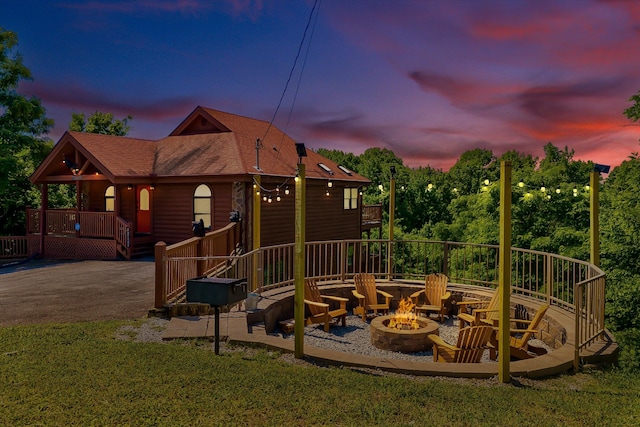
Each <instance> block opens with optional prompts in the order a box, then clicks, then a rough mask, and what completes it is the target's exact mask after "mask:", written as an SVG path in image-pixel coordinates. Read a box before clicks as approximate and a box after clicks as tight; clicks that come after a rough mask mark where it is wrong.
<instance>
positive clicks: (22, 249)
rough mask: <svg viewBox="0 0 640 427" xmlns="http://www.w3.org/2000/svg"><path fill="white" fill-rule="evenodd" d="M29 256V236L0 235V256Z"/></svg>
mask: <svg viewBox="0 0 640 427" xmlns="http://www.w3.org/2000/svg"><path fill="white" fill-rule="evenodd" d="M28 256H29V249H28V246H27V236H0V258H26V257H28Z"/></svg>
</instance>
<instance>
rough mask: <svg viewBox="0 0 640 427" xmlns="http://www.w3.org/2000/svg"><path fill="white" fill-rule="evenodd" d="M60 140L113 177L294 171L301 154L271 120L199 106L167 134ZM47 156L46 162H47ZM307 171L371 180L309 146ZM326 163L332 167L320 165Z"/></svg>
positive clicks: (43, 170) (41, 170) (79, 135)
mask: <svg viewBox="0 0 640 427" xmlns="http://www.w3.org/2000/svg"><path fill="white" fill-rule="evenodd" d="M257 139H260V141H261V144H260V150H259V166H260V170H258V169H256V167H255V166H257V165H256V163H257V159H256V140H257ZM59 144H63V145H64V144H71V145H73V146H74V147H75V148H77V149H78V150H79V151H80V152H81V153H83V155H84V156H85V157H86V158H87V159H89V160H90V161H91V162H92V163H93V164H94V165H95V167H96V168H97V169H99V170H100V171H101V172H102V173H103V174H105V175H106V176H107V177H109V178H110V179H111V180H114V179H118V178H146V177H151V176H157V177H172V176H180V177H187V176H221V175H245V176H246V175H257V174H262V175H270V176H293V175H295V173H296V167H297V163H298V155H297V152H296V147H295V141H294V140H293V139H292V138H291V137H289V136H287V135H285V134H284V133H283V132H282V131H281V130H280V129H278V128H276V127H275V126H269V123H268V122H265V121H262V120H256V119H252V118H249V117H243V116H238V115H235V114H230V113H225V112H223V111H218V110H213V109H210V108H204V107H196V109H195V110H194V111H193V112H191V113H190V114H189V116H187V118H185V120H184V121H183V122H182V123H181V124H180V125H179V126H178V127H177V128H176V129H175V130H174V131H173V132H172V133H171V134H170V135H169V136H168V137H166V138H163V139H161V140H159V141H150V140H145V139H136V138H128V137H121V136H112V135H100V134H90V133H81V132H71V131H70V132H67V133H65V135H63V137H62V138H61V139H60V141H59ZM54 151H55V152H56V153H54V152H53V151H52V153H51V154H50V155H49V157H48V158H47V161H48V162H49V163H51V162H55V161H57V158H56V159H53V158H51V157H54V156H57V155H59V154H60V152H62V151H63V148H61V147H58V146H56V147H55V148H54ZM47 161H45V162H47ZM303 162H304V163H305V165H307V177H309V178H311V179H313V178H322V179H328V178H331V179H333V180H344V181H355V182H358V183H368V182H369V180H368V179H366V178H364V177H362V176H360V175H358V174H355V173H352V174H351V175H349V174H347V173H345V172H344V171H342V170H340V169H339V168H338V165H336V164H335V163H333V162H332V161H330V160H329V159H327V158H325V157H323V156H320V155H319V154H317V153H315V152H313V151H311V150H307V157H305V158H304V159H303ZM318 163H324V164H325V165H327V166H328V167H329V168H330V169H331V171H332V173H331V174H330V173H328V172H326V171H324V170H323V169H321V168H320V167H319V166H318ZM49 170H51V168H47V167H46V166H45V165H44V164H43V165H41V167H39V168H38V169H37V170H36V172H35V173H34V175H33V176H32V180H33V182H37V181H38V180H39V179H41V178H42V177H43V176H44V175H46V173H47V172H48V171H49Z"/></svg>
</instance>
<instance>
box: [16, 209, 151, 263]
mask: <svg viewBox="0 0 640 427" xmlns="http://www.w3.org/2000/svg"><path fill="white" fill-rule="evenodd" d="M154 243H155V238H154V236H153V234H152V233H136V232H135V229H134V224H133V223H132V222H131V221H127V220H125V219H123V218H121V217H119V216H117V215H116V214H115V213H114V212H90V211H82V210H77V209H45V210H41V209H27V251H28V254H30V255H31V254H37V253H39V254H40V255H41V256H43V257H46V258H54V259H117V258H118V257H122V258H125V259H131V258H134V257H138V256H145V255H151V254H152V253H153V252H152V248H153V245H154Z"/></svg>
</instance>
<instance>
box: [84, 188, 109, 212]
mask: <svg viewBox="0 0 640 427" xmlns="http://www.w3.org/2000/svg"><path fill="white" fill-rule="evenodd" d="M86 185H88V190H89V199H88V200H87V201H86V206H85V210H88V211H93V212H104V209H105V203H104V192H105V190H106V189H107V187H108V186H110V185H111V183H110V182H109V181H89V182H87V183H86Z"/></svg>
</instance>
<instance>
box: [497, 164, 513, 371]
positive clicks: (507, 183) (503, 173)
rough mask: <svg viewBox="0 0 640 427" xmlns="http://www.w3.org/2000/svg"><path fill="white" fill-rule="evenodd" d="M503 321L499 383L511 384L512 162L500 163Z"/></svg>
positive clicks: (499, 331) (499, 339)
mask: <svg viewBox="0 0 640 427" xmlns="http://www.w3.org/2000/svg"><path fill="white" fill-rule="evenodd" d="M498 264H499V265H498V268H499V283H500V287H499V289H500V291H499V292H500V321H499V326H498V380H499V381H500V382H502V383H508V382H511V372H510V371H509V368H510V366H509V365H510V362H511V349H510V346H509V341H510V339H511V336H510V333H509V329H510V316H511V312H510V306H511V301H510V294H511V162H510V161H505V160H503V161H502V162H500V253H499V255H498Z"/></svg>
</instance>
